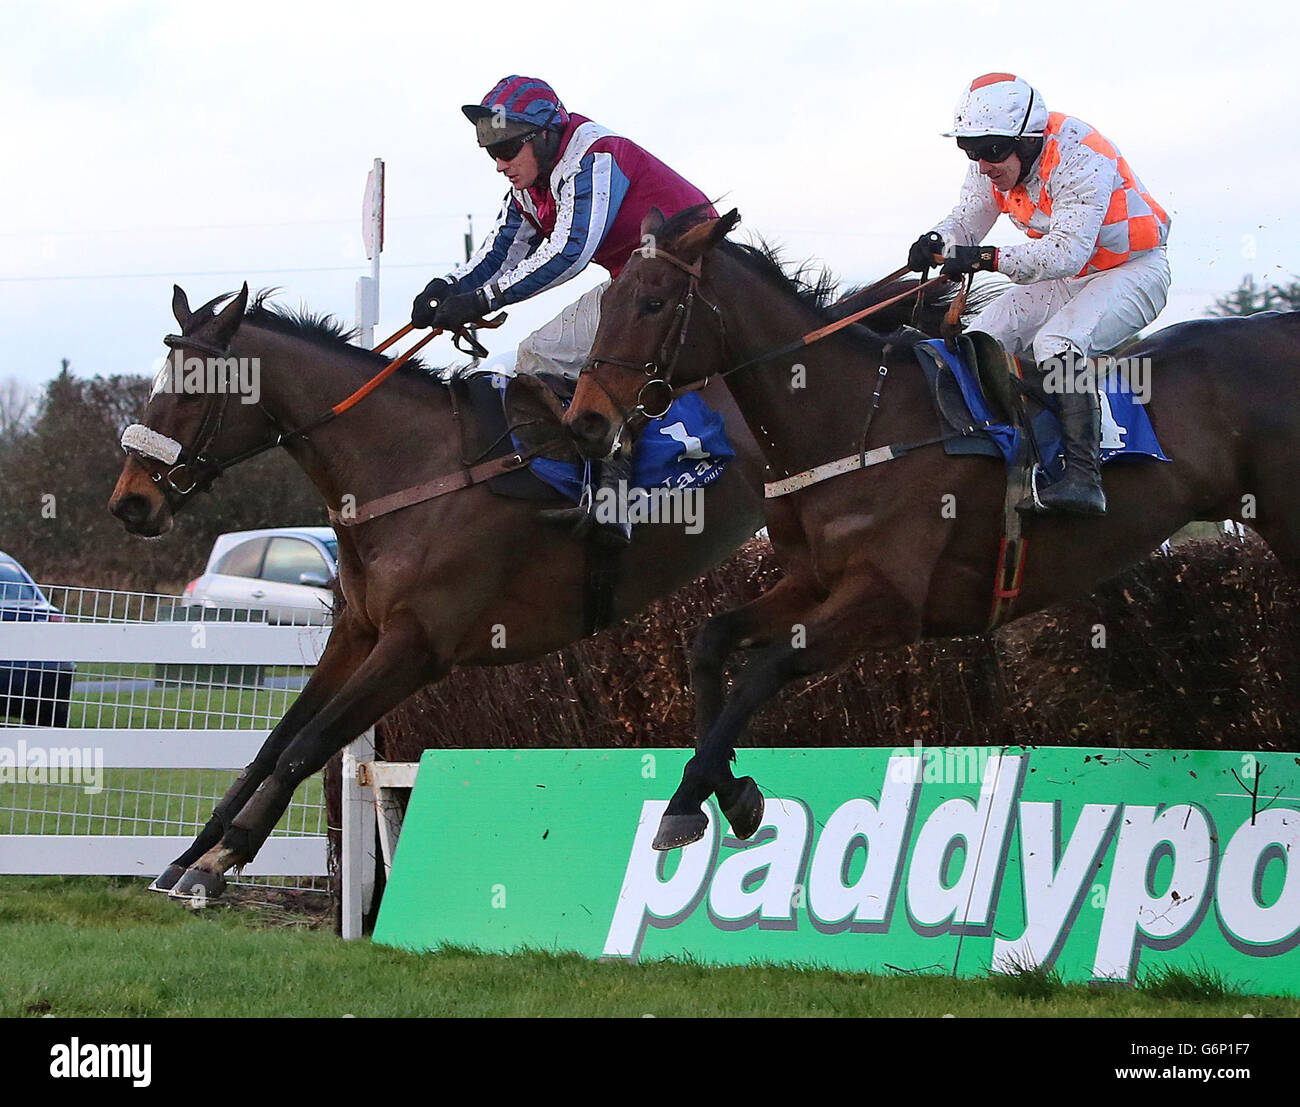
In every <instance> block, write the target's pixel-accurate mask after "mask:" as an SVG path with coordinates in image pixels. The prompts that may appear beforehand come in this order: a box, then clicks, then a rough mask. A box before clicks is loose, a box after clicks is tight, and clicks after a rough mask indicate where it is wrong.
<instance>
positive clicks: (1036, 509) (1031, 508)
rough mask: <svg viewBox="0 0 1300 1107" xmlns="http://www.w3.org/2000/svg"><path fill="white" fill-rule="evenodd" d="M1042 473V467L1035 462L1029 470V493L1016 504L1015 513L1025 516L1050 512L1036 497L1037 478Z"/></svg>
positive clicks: (1037, 496) (1038, 497) (1040, 499)
mask: <svg viewBox="0 0 1300 1107" xmlns="http://www.w3.org/2000/svg"><path fill="white" fill-rule="evenodd" d="M1042 472H1043V467H1042V466H1041V465H1040V464H1039V463H1038V462H1036V461H1035V462H1034V465H1033V468H1031V469H1030V470H1029V493H1028V495H1026V496H1025V498H1024V499H1023V500H1021V501H1020V502H1019V503H1018V504H1016V510H1017V511H1022V512H1024V513H1025V514H1026V515H1043V514H1046V513H1047V512H1049V511H1051V510H1052V509H1051V508H1050V507H1048V506H1047V505H1046V504H1045V503H1043V501H1042V498H1041V497H1040V496H1039V495H1038V477H1039V475H1040V474H1041V473H1042Z"/></svg>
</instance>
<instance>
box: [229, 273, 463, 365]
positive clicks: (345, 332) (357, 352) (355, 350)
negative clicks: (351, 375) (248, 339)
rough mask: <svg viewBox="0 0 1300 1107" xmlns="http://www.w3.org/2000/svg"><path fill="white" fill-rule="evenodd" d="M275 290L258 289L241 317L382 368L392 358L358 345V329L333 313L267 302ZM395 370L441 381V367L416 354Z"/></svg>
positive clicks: (271, 329)
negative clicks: (296, 308)
mask: <svg viewBox="0 0 1300 1107" xmlns="http://www.w3.org/2000/svg"><path fill="white" fill-rule="evenodd" d="M277 291H278V289H274V288H264V289H262V290H261V291H260V292H258V293H257V295H256V296H255V297H254V298H253V299H252V301H251V302H250V303H249V305H248V309H247V310H246V311H245V312H244V319H245V321H246V322H249V323H253V324H255V325H256V326H259V327H262V328H264V329H265V330H268V331H274V332H275V333H276V334H284V335H288V336H289V337H291V338H300V339H302V340H303V341H304V342H310V343H312V344H313V345H315V346H321V347H323V348H325V349H327V350H333V351H335V352H341V353H347V354H350V355H352V356H353V357H356V358H363V359H365V360H367V361H369V362H371V363H372V364H373V365H374V366H376V367H377V368H382V367H383V366H385V365H387V364H388V363H389V362H390V361H391V360H392V358H390V357H388V356H387V355H386V354H377V353H375V351H374V350H367V349H366V348H365V347H364V346H358V345H357V344H356V338H357V336H358V335H359V334H360V331H359V330H358V329H357V328H356V327H349V326H347V324H345V323H343V322H341V321H340V320H338V319H335V318H334V316H333V315H328V314H319V313H316V312H311V311H308V310H307V309H306V308H299V309H298V310H297V311H295V310H294V309H293V308H288V307H284V306H282V305H279V304H271V303H268V302H267V301H268V300H269V299H270V298H271V297H272V296H273V295H275V293H276V292H277ZM397 372H398V374H399V375H401V374H406V375H409V376H412V377H417V378H421V379H425V380H428V381H430V382H432V383H441V382H440V380H439V374H440V373H441V372H442V370H441V369H433V368H430V367H429V366H428V365H425V364H424V362H423V361H421V360H420V359H419V358H411V360H410V361H408V362H406V364H405V365H403V366H402V367H401V368H400V369H399V370H398V371H397Z"/></svg>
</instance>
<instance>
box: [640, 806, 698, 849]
mask: <svg viewBox="0 0 1300 1107" xmlns="http://www.w3.org/2000/svg"><path fill="white" fill-rule="evenodd" d="M708 829H709V820H708V818H707V817H706V816H705V814H704V812H703V811H696V812H695V813H694V814H692V815H665V816H664V817H663V818H661V819H660V820H659V833H657V834H656V835H655V840H654V841H653V842H652V843H651V845H652V846H654V848H655V849H657V850H670V849H681V848H682V846H689V845H690V844H691V843H692V842H698V841H699V840H700V839H701V838H703V837H704V832H705V831H706V830H708Z"/></svg>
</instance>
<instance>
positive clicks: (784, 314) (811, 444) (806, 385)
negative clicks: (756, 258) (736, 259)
mask: <svg viewBox="0 0 1300 1107" xmlns="http://www.w3.org/2000/svg"><path fill="white" fill-rule="evenodd" d="M733 287H739V288H740V289H741V290H742V291H741V293H740V297H739V300H740V302H741V306H740V308H739V310H736V309H734V308H733V310H732V312H731V317H730V318H728V320H727V328H728V333H729V334H731V335H733V336H739V342H738V343H734V344H733V349H732V350H731V352H730V355H729V356H730V360H731V364H743V363H744V362H746V361H748V360H750V359H751V358H757V357H760V356H762V355H763V354H766V353H769V352H770V351H772V350H775V349H780V348H781V347H782V346H787V345H789V344H790V343H791V342H792V341H794V340H795V339H796V338H798V337H799V336H801V335H804V334H808V333H810V332H812V331H815V330H819V329H821V328H822V327H824V326H826V321H825V319H823V318H821V317H820V316H819V315H818V314H817V313H816V312H814V311H812V310H811V309H810V308H808V307H807V306H806V305H804V304H802V303H800V302H798V301H797V300H795V299H794V298H793V297H792V296H790V295H789V294H787V293H784V292H783V290H781V289H777V288H773V287H772V286H771V285H770V284H769V283H768V282H766V281H764V280H762V279H761V278H759V277H757V276H756V275H754V274H752V273H749V272H746V273H745V277H744V278H743V279H740V278H738V279H737V280H736V281H735V282H734V284H733ZM736 347H738V348H736ZM882 351H883V344H882V346H881V349H879V350H878V349H876V348H874V347H873V346H872V344H871V343H870V342H869V341H868V340H866V339H859V338H851V337H846V336H842V335H832V336H830V337H828V338H824V339H821V340H819V341H817V342H814V343H813V344H811V345H809V346H807V347H804V348H803V349H801V350H797V351H795V352H794V353H792V354H787V355H783V356H781V357H779V358H772V359H771V360H765V361H762V362H760V363H759V364H757V365H754V366H751V367H750V368H747V369H742V370H740V371H739V372H738V373H735V374H734V375H732V376H730V377H728V378H727V385H728V387H729V388H730V390H731V393H732V395H733V396H734V397H735V400H736V406H737V407H738V408H739V409H740V411H741V413H742V414H743V415H744V417H745V422H746V423H747V424H748V425H749V428H750V430H751V431H752V432H753V434H754V437H755V438H756V439H757V440H758V443H759V445H760V447H761V448H762V450H763V452H764V455H765V457H766V458H767V461H768V463H769V464H770V465H771V466H772V468H773V469H776V470H783V471H784V472H783V473H782V475H788V474H793V473H796V472H799V471H801V470H803V469H806V468H811V467H812V466H815V465H819V464H821V463H823V462H826V461H830V460H834V458H838V457H840V456H843V455H847V454H848V453H849V452H851V451H853V450H856V449H857V448H858V444H859V441H860V438H861V433H862V430H863V427H864V425H865V423H866V419H867V413H868V411H870V409H871V398H872V392H873V390H874V388H875V384H876V381H877V379H878V369H879V365H880V362H881V353H882ZM887 421H888V422H892V421H893V420H886V419H884V418H881V420H880V422H881V423H882V424H884V423H886V422H887ZM875 426H876V424H875V421H874V420H873V431H872V435H871V437H872V440H873V443H874V441H875V439H876V438H877V434H876V431H875V429H874V428H875Z"/></svg>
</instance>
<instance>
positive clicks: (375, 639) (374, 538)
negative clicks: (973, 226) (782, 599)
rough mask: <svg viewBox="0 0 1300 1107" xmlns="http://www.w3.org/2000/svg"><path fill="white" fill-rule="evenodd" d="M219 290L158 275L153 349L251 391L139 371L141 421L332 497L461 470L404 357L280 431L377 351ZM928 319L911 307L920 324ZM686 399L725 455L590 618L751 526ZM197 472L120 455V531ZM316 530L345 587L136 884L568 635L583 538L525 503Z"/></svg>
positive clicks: (740, 494) (232, 852)
mask: <svg viewBox="0 0 1300 1107" xmlns="http://www.w3.org/2000/svg"><path fill="white" fill-rule="evenodd" d="M879 294H880V293H878V295H879ZM227 298H228V297H226V296H220V297H217V298H216V299H215V300H213V301H211V302H209V303H208V304H205V305H204V306H203V307H201V308H199V309H197V310H193V311H192V310H191V309H190V307H189V301H188V298H187V297H186V295H185V293H184V292H183V291H182V290H181V289H180V288H179V287H177V288H176V289H175V293H174V296H173V300H172V311H173V314H174V315H175V317H176V321H177V323H178V324H179V325H180V328H181V334H180V335H179V336H173V337H172V339H171V340H170V341H169V345H170V346H172V347H174V350H173V355H169V356H175V357H176V358H178V359H179V358H180V357H181V355H182V354H183V353H186V352H188V353H190V354H197V353H202V352H209V353H213V352H215V353H217V354H220V355H222V356H223V357H232V358H249V359H257V362H256V364H257V365H258V366H259V368H260V374H259V378H260V393H261V394H260V397H259V402H258V403H256V404H245V403H242V402H238V401H234V402H228V403H225V404H224V406H223V408H219V407H218V406H217V405H218V404H219V402H220V397H219V396H217V395H216V394H212V393H208V394H204V393H202V392H199V393H195V394H190V393H188V392H185V391H181V390H177V389H172V390H169V389H166V388H158V387H156V388H155V391H154V395H153V396H152V398H151V399H150V401H149V403H148V406H147V408H146V410H145V413H144V420H143V425H144V426H145V427H147V428H149V429H150V430H151V431H152V432H154V433H156V434H157V435H159V436H163V437H164V438H166V439H170V440H172V442H173V443H181V444H187V445H188V446H190V447H191V448H193V447H194V446H195V444H196V442H197V441H198V440H199V439H201V438H204V437H205V436H206V435H208V432H209V431H210V432H212V433H211V435H210V437H207V440H206V444H205V445H204V447H203V450H204V452H205V453H206V454H208V455H210V456H211V457H212V458H214V459H216V460H217V461H218V462H221V461H229V459H232V458H237V457H238V456H240V455H242V454H244V453H246V452H249V451H253V450H257V449H260V448H269V447H271V446H273V445H275V444H276V443H277V442H280V443H281V444H282V445H283V447H284V448H285V449H286V451H287V452H288V453H289V454H290V455H291V457H292V458H293V460H294V461H295V462H297V464H298V465H300V466H301V467H302V469H303V470H304V471H305V473H306V474H307V476H308V477H309V478H310V479H311V481H312V483H313V484H314V485H315V487H316V488H317V490H318V491H319V492H320V494H321V496H322V498H323V499H324V500H325V502H326V503H327V504H328V505H329V506H330V507H331V509H333V510H335V511H338V510H340V507H341V505H342V503H343V501H344V498H345V497H349V496H351V497H353V502H354V503H367V502H370V501H373V500H374V499H376V498H378V497H382V496H384V495H387V494H389V493H392V492H394V491H395V490H398V489H402V488H405V487H408V486H411V485H416V484H420V483H422V482H425V481H429V480H431V479H436V478H439V477H443V476H446V475H448V474H456V473H459V472H461V471H462V470H463V465H462V462H461V432H460V426H459V424H458V421H457V414H456V411H455V409H454V401H453V398H452V397H451V394H450V392H449V390H448V388H447V387H446V386H445V385H443V384H442V383H440V382H439V381H438V379H437V377H436V375H435V374H434V373H433V372H432V371H430V370H428V369H425V368H423V367H420V366H418V365H416V364H415V363H412V364H410V365H407V366H405V367H403V368H402V369H401V370H400V371H399V372H397V373H395V374H394V375H393V376H391V377H390V378H389V379H388V380H387V381H385V382H384V383H383V385H382V386H381V387H378V388H377V389H375V390H374V391H373V392H371V393H370V394H369V395H368V396H367V397H366V398H365V400H364V401H363V402H361V403H359V404H358V405H357V406H356V407H355V408H353V409H351V410H350V411H348V412H347V413H346V414H345V415H342V416H340V417H339V418H337V419H334V420H332V421H330V422H327V423H325V424H323V425H322V426H320V427H319V428H317V429H314V430H312V431H311V432H310V434H307V435H305V436H295V435H293V434H289V433H287V432H289V431H291V430H292V429H293V428H302V427H304V426H305V425H307V424H309V423H310V422H311V421H312V419H313V417H316V416H319V415H321V414H322V411H323V410H326V409H328V407H329V405H330V404H331V403H333V402H334V401H336V400H342V399H343V397H345V396H348V395H350V394H351V393H353V392H354V390H356V389H357V388H358V387H359V386H361V385H362V384H363V383H364V382H366V381H368V380H369V379H370V378H372V377H373V376H374V375H375V374H376V372H378V371H380V370H382V369H383V368H384V367H385V366H387V365H388V364H389V359H388V358H386V357H384V356H382V355H380V354H377V353H375V352H373V351H370V350H365V349H362V348H359V347H357V346H354V345H352V344H350V342H349V341H348V337H349V336H348V335H347V334H346V333H345V332H344V331H343V329H342V328H341V327H339V326H338V325H337V324H333V323H332V322H331V321H330V320H329V319H328V318H325V319H320V318H317V317H313V316H310V315H300V316H293V315H290V314H287V313H282V312H278V311H276V310H274V309H272V308H270V307H268V306H266V305H265V304H264V303H262V301H261V298H258V299H257V300H256V301H254V303H252V304H251V305H250V304H249V296H248V286H247V285H245V286H244V288H243V290H242V291H241V292H240V293H239V295H238V296H237V297H235V298H234V300H233V301H232V302H231V303H230V304H228V305H227V306H226V307H224V308H223V309H221V310H220V311H219V312H218V310H217V305H218V304H219V303H221V301H223V300H225V299H227ZM937 310H938V314H941V313H942V309H941V307H940V308H938V309H937ZM937 317H938V316H937V314H935V313H934V312H931V314H930V315H929V316H927V318H929V319H930V321H931V323H932V324H934V320H936V319H937ZM936 325H937V324H936ZM174 364H179V363H174ZM704 398H705V399H706V402H708V403H709V404H710V406H712V407H713V408H714V410H716V411H718V412H719V413H721V414H722V415H723V417H724V418H725V420H726V426H727V429H728V438H729V440H730V443H731V445H732V447H733V449H734V450H735V452H736V458H735V460H734V461H733V462H732V463H731V464H730V465H729V466H728V468H727V470H726V471H725V472H724V473H723V475H722V476H720V477H719V478H718V479H717V480H715V481H714V482H713V483H711V484H710V485H708V486H707V488H706V489H705V490H704V501H703V509H702V521H703V524H704V525H703V527H702V528H698V529H699V533H690V532H689V531H688V529H687V528H686V527H685V526H683V525H681V524H674V523H669V522H665V523H661V524H660V525H656V526H648V525H646V526H639V527H636V528H634V531H633V542H632V544H631V546H630V547H628V548H627V549H626V550H625V551H623V553H622V555H621V559H622V560H621V566H620V573H619V578H618V583H617V585H616V587H615V589H614V594H613V597H612V601H611V603H610V612H609V615H610V621H616V620H621V619H624V618H627V617H629V616H630V615H632V614H634V613H635V612H637V611H639V610H640V609H642V608H643V607H645V606H646V605H647V604H648V603H650V602H651V601H652V600H654V599H656V598H658V597H661V596H665V595H667V594H668V593H670V592H672V591H673V590H674V589H676V588H678V587H680V586H681V585H683V584H686V583H687V582H689V581H691V580H693V579H695V578H696V577H698V576H700V575H701V574H703V573H705V572H707V571H708V570H709V569H710V568H712V567H713V566H714V565H716V564H718V563H719V562H720V561H721V560H722V559H723V558H724V557H725V556H726V555H727V554H729V553H730V552H732V551H733V550H734V549H736V548H737V547H738V546H739V545H740V544H741V543H742V542H744V541H745V540H746V539H748V538H749V537H751V536H752V535H753V534H754V532H755V531H756V530H758V528H759V527H760V526H761V525H762V505H761V492H760V491H758V490H759V489H761V487H762V480H763V475H764V473H763V461H762V455H761V452H760V451H759V449H758V447H757V445H756V444H755V443H754V441H753V439H752V437H751V436H750V435H749V433H748V431H747V429H746V427H745V424H744V421H743V420H742V419H741V418H740V417H739V415H738V413H737V412H736V410H735V407H734V405H733V404H732V402H731V400H730V397H729V395H728V394H727V392H726V390H725V389H722V388H717V389H712V390H708V391H706V392H705V393H704ZM469 417H470V415H469V413H468V412H466V411H462V412H460V414H459V418H460V419H461V420H464V419H466V418H469ZM282 435H283V436H284V437H283V438H281V436H282ZM192 452H193V451H192ZM221 467H222V466H220V465H218V467H217V468H218V470H219V469H220V468H221ZM163 468H165V466H164V467H163ZM215 476H216V472H208V473H206V474H205V475H203V476H202V478H201V479H199V476H198V475H197V474H195V475H192V476H186V477H183V478H182V479H181V480H180V481H178V482H176V481H169V480H168V479H167V478H166V476H165V474H164V472H163V471H162V468H160V466H159V463H158V462H157V461H151V460H149V459H148V458H142V457H140V456H138V455H137V454H132V453H128V456H127V458H126V460H125V462H124V464H123V468H122V472H121V475H120V476H119V478H118V481H117V485H116V487H115V489H114V491H113V495H112V498H111V500H110V503H109V510H110V511H112V513H113V514H114V515H115V516H117V517H118V518H119V519H120V520H121V521H122V523H123V525H124V526H125V528H126V529H127V531H129V532H130V533H132V534H136V535H140V536H144V537H158V536H160V535H162V534H164V533H166V532H167V531H168V530H169V529H170V527H171V525H172V518H173V515H174V513H175V512H176V511H178V510H181V509H183V508H184V507H185V506H187V505H188V504H189V502H190V500H191V498H192V493H194V492H196V491H200V490H201V489H202V488H203V487H205V486H207V485H208V484H210V483H211V480H212V479H213V478H214V477H215ZM191 480H193V483H192V484H191V483H190V482H191ZM173 484H179V486H180V487H179V489H178V488H177V487H173V486H172V485H173ZM187 485H189V486H188V487H187ZM691 529H692V530H694V529H697V528H694V527H692V528H691ZM335 530H336V531H337V533H338V539H339V558H338V561H339V584H340V588H341V590H342V593H343V597H344V601H345V602H344V604H343V606H342V611H341V613H340V614H339V615H338V617H337V619H336V621H335V623H334V626H333V629H332V631H331V633H330V636H329V640H328V642H327V644H326V647H325V650H324V653H323V654H322V656H321V659H320V662H319V664H318V665H317V666H316V668H315V671H314V672H313V673H312V675H311V678H310V679H309V681H308V682H307V685H306V686H305V687H304V689H303V690H302V692H301V694H300V695H299V696H298V698H297V699H296V700H295V702H294V703H293V705H292V706H291V707H290V708H289V710H288V711H287V712H286V714H285V715H284V717H283V718H282V719H281V720H280V722H279V723H278V724H277V725H276V726H275V728H274V729H273V730H272V731H271V733H270V735H269V737H268V738H267V740H266V743H265V744H264V745H263V747H262V749H261V750H260V752H259V753H258V754H257V756H256V758H255V759H254V760H253V761H252V763H250V764H249V765H248V766H247V768H245V769H244V771H243V773H242V774H241V775H240V776H239V777H238V779H236V781H235V782H234V783H233V784H232V785H231V787H230V789H229V790H228V791H227V792H226V794H225V796H224V797H223V798H222V799H221V801H220V802H219V803H218V805H217V807H216V809H215V810H214V812H213V814H212V817H211V818H210V819H209V820H208V822H207V823H206V825H205V826H204V828H203V830H202V831H201V832H200V833H199V834H198V836H197V837H196V838H195V840H194V843H193V844H192V845H191V846H190V847H189V849H187V850H186V851H185V852H184V853H182V854H181V856H180V857H178V858H177V859H176V860H175V861H174V862H173V863H172V864H171V865H169V866H168V867H167V869H166V871H165V872H164V873H163V874H162V875H160V876H159V877H158V879H157V880H156V881H155V882H154V887H155V888H156V889H157V890H160V891H171V892H172V894H174V895H176V896H178V897H181V896H187V895H190V896H192V895H199V894H203V895H206V896H208V897H214V896H217V895H219V894H220V893H221V891H222V890H223V889H224V887H225V880H224V877H223V875H222V874H223V873H225V872H226V871H227V870H228V869H230V868H232V867H235V866H238V865H242V864H245V863H247V862H248V861H250V860H252V858H253V857H254V856H255V855H256V853H257V851H258V849H259V848H260V847H261V845H262V843H263V842H264V841H265V839H266V837H267V835H269V834H270V832H271V830H272V828H273V827H274V826H275V824H276V822H277V821H278V819H279V818H280V816H281V814H282V813H283V811H284V810H285V807H286V806H287V805H288V802H289V799H290V796H291V795H292V793H293V791H294V789H295V788H296V787H297V786H298V785H299V783H301V782H302V781H303V780H304V779H306V778H307V777H308V776H310V775H311V774H312V773H314V772H316V771H317V770H318V769H320V768H321V766H323V765H324V764H325V762H326V761H327V760H328V759H329V758H330V757H331V756H332V755H333V754H334V753H336V752H337V751H338V750H340V749H342V748H343V747H344V746H345V745H347V744H348V743H349V742H350V741H352V739H353V738H355V737H357V735H359V734H361V733H362V732H363V731H365V730H366V729H367V728H368V727H370V726H371V725H372V724H374V723H375V722H376V721H377V720H378V719H380V718H381V717H382V716H383V715H385V714H386V713H387V712H388V711H389V710H391V709H392V708H393V707H395V706H396V705H397V704H398V703H400V702H401V701H402V700H403V699H404V698H406V696H408V695H409V694H410V693H412V692H414V691H415V690H417V689H418V688H420V687H422V686H423V685H425V684H428V683H431V682H433V681H437V680H440V679H442V678H443V677H445V676H446V675H447V673H448V672H449V671H450V670H451V669H452V668H453V667H455V666H458V665H481V666H494V665H506V664H511V663H513V662H516V661H521V660H527V659H531V658H535V657H540V656H542V655H543V654H546V653H550V652H551V651H553V650H556V649H559V648H561V647H563V646H565V645H568V644H569V643H571V642H574V641H577V640H578V639H580V638H581V637H583V635H584V633H587V628H585V627H584V618H583V616H582V613H581V607H582V598H583V595H584V579H585V574H586V569H585V560H586V559H585V549H584V544H583V542H582V540H581V539H579V538H577V537H575V536H573V535H571V534H569V533H568V532H567V531H563V530H558V529H557V528H556V527H555V526H554V525H548V524H547V523H545V522H543V521H542V520H541V519H540V518H539V514H538V505H537V504H536V503H533V502H528V501H524V500H517V499H506V498H502V497H500V496H497V495H495V494H493V493H492V492H490V491H489V490H488V487H487V485H486V484H474V485H471V486H469V487H465V488H462V489H460V490H458V491H456V492H454V493H452V494H448V495H444V496H441V497H439V498H436V499H429V500H426V501H424V502H422V503H418V504H415V505H413V506H409V507H406V508H404V509H402V510H399V511H394V512H392V513H390V514H386V515H382V516H379V517H377V518H374V519H371V520H369V521H367V522H365V523H363V524H362V525H356V526H346V527H345V526H336V527H335ZM200 886H201V888H202V892H201V893H200V891H199V889H200Z"/></svg>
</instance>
